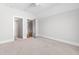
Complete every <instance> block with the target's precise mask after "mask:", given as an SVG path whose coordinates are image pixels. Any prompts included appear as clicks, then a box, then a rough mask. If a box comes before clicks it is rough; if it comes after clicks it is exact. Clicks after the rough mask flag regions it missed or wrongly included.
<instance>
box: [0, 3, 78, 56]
mask: <svg viewBox="0 0 79 59" xmlns="http://www.w3.org/2000/svg"><path fill="white" fill-rule="evenodd" d="M0 55H79V3H0Z"/></svg>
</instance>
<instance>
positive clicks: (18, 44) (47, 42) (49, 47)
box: [0, 38, 79, 55]
mask: <svg viewBox="0 0 79 59" xmlns="http://www.w3.org/2000/svg"><path fill="white" fill-rule="evenodd" d="M78 54H79V47H77V46H72V45H68V44H65V43H61V42H57V41H54V40H51V39H45V38H29V39H26V40H23V39H18V40H16V41H15V42H10V43H5V44H0V55H78Z"/></svg>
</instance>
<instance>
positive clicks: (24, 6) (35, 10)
mask: <svg viewBox="0 0 79 59" xmlns="http://www.w3.org/2000/svg"><path fill="white" fill-rule="evenodd" d="M30 4H31V3H3V5H6V6H9V7H12V8H16V9H19V10H23V11H28V12H30V13H33V14H34V15H38V14H39V13H41V12H44V11H46V10H48V9H50V8H52V7H54V6H55V5H57V4H56V3H39V4H40V6H36V7H31V6H30Z"/></svg>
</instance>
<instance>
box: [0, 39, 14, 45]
mask: <svg viewBox="0 0 79 59" xmlns="http://www.w3.org/2000/svg"><path fill="white" fill-rule="evenodd" d="M12 41H14V40H11V39H9V40H5V41H0V44H4V43H8V42H12Z"/></svg>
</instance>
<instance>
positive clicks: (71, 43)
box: [38, 35, 79, 47]
mask: <svg viewBox="0 0 79 59" xmlns="http://www.w3.org/2000/svg"><path fill="white" fill-rule="evenodd" d="M38 36H39V37H43V38H48V39H53V40H56V41H59V42H63V43H67V44H70V45H74V46H78V47H79V43H76V42H70V41H66V40H62V39H57V38H54V37H50V36H45V35H38Z"/></svg>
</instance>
